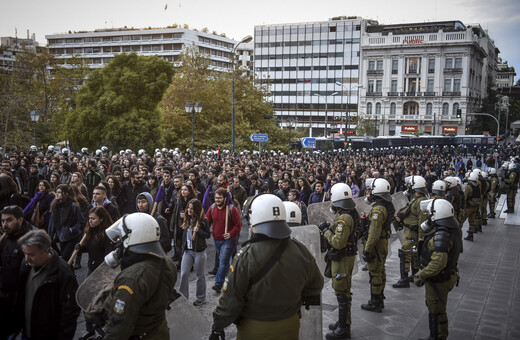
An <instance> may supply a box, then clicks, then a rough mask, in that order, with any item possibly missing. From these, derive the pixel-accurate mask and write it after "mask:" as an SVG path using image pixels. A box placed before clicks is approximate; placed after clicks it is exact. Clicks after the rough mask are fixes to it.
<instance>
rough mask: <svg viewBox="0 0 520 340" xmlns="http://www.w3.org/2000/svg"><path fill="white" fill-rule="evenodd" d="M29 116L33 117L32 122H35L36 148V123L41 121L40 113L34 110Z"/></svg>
mask: <svg viewBox="0 0 520 340" xmlns="http://www.w3.org/2000/svg"><path fill="white" fill-rule="evenodd" d="M29 115H30V116H31V120H32V121H33V122H34V145H35V146H36V145H37V144H36V122H37V121H38V120H39V119H40V111H38V110H32V111H31V113H29Z"/></svg>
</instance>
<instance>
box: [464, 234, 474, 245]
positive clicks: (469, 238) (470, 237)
mask: <svg viewBox="0 0 520 340" xmlns="http://www.w3.org/2000/svg"><path fill="white" fill-rule="evenodd" d="M464 239H465V240H466V241H471V242H473V233H472V232H471V231H468V236H466V237H464Z"/></svg>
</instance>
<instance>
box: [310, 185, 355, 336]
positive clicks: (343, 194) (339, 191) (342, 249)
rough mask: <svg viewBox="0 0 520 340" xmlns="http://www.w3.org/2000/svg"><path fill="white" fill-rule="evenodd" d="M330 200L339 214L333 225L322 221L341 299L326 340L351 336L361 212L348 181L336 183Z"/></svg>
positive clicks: (330, 261) (333, 274)
mask: <svg viewBox="0 0 520 340" xmlns="http://www.w3.org/2000/svg"><path fill="white" fill-rule="evenodd" d="M330 192H331V195H330V200H331V201H332V208H331V209H332V210H333V211H334V212H335V214H336V216H335V219H334V222H333V223H332V225H331V226H328V225H327V224H321V225H320V227H319V228H320V230H321V231H322V233H323V237H324V238H325V239H326V241H327V242H328V244H329V245H330V249H329V250H328V252H327V255H326V259H327V262H329V263H327V266H328V265H330V269H331V277H332V288H333V289H334V293H335V294H336V298H337V299H338V306H339V308H338V313H339V319H338V321H337V322H336V323H335V324H331V325H329V329H330V330H332V331H333V332H332V333H328V334H327V335H326V338H327V339H350V325H351V314H350V309H351V306H352V293H351V291H350V288H351V284H352V270H353V269H354V262H355V261H356V254H357V226H359V222H360V221H359V214H358V212H357V211H356V203H354V200H353V199H352V190H351V189H350V187H349V186H348V185H347V184H345V183H337V184H334V186H333V187H332V189H331V191H330Z"/></svg>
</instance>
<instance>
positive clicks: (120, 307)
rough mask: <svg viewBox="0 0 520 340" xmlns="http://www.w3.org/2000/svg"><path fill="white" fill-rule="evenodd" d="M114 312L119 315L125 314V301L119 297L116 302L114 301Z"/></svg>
mask: <svg viewBox="0 0 520 340" xmlns="http://www.w3.org/2000/svg"><path fill="white" fill-rule="evenodd" d="M114 312H115V313H116V314H117V315H122V314H124V313H125V302H124V301H121V300H119V299H117V300H116V303H114Z"/></svg>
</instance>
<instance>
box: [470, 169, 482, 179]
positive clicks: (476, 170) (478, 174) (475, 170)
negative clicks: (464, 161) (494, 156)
mask: <svg viewBox="0 0 520 340" xmlns="http://www.w3.org/2000/svg"><path fill="white" fill-rule="evenodd" d="M472 172H474V173H476V174H477V176H479V177H482V170H480V169H473V171H472Z"/></svg>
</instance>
